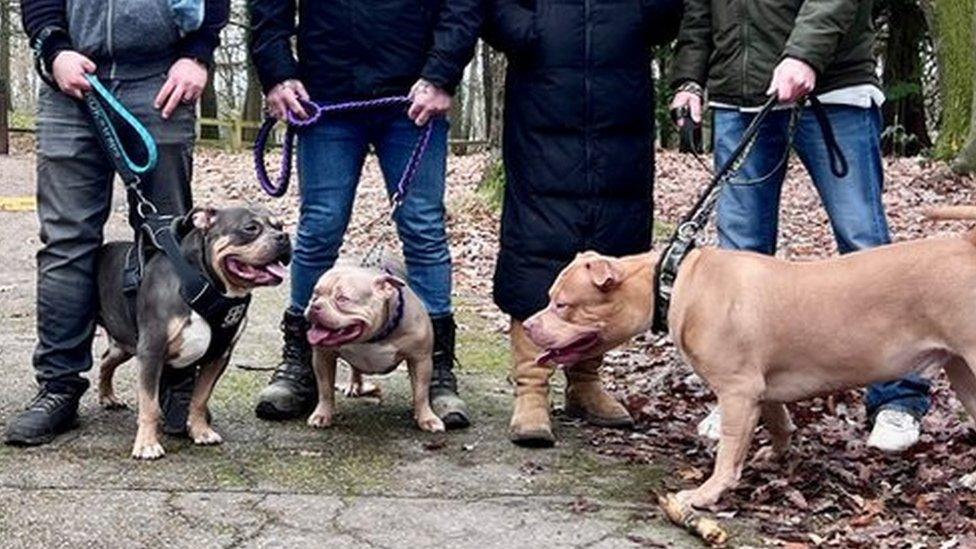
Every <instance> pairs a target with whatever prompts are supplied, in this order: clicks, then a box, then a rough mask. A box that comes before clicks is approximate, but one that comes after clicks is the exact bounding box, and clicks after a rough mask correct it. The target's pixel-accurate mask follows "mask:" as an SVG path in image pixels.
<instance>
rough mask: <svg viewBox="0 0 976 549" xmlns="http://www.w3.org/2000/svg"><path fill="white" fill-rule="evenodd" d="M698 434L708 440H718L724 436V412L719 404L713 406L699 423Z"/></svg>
mask: <svg viewBox="0 0 976 549" xmlns="http://www.w3.org/2000/svg"><path fill="white" fill-rule="evenodd" d="M698 436H700V437H702V438H707V439H708V440H718V439H719V438H721V436H722V414H721V413H720V412H719V411H718V406H716V407H715V408H712V411H711V412H709V413H708V417H706V418H705V419H703V420H701V421H700V422H699V423H698Z"/></svg>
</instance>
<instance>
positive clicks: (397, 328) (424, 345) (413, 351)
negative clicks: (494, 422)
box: [306, 264, 444, 431]
mask: <svg viewBox="0 0 976 549" xmlns="http://www.w3.org/2000/svg"><path fill="white" fill-rule="evenodd" d="M306 317H307V318H308V321H309V325H310V329H309V331H308V341H309V343H310V344H311V345H312V346H313V348H314V356H313V359H312V365H313V369H314V370H315V378H316V380H317V382H318V392H319V402H318V406H316V408H315V410H314V411H313V412H312V415H311V416H310V417H309V418H308V424H309V425H310V426H312V427H315V428H325V427H329V426H330V425H332V419H333V415H334V414H335V394H334V388H335V378H336V361H337V359H338V358H340V357H341V358H342V359H343V360H345V361H346V362H347V363H349V365H350V367H351V368H352V370H353V377H352V383H351V384H350V391H353V392H355V391H356V390H357V388H358V387H361V386H362V375H363V374H372V375H376V374H386V373H389V372H392V371H393V370H394V369H396V367H397V366H398V365H399V364H400V363H401V362H404V361H405V362H406V363H407V370H408V371H409V373H410V384H411V387H412V391H413V409H414V419H415V420H416V422H417V426H418V427H420V428H421V429H423V430H424V431H443V430H444V423H443V422H442V421H441V419H440V418H438V417H437V416H436V415H435V414H434V412H433V410H432V409H431V407H430V401H429V387H430V378H431V373H432V371H433V360H432V356H433V345H434V330H433V327H432V326H431V323H430V317H429V316H428V315H427V309H426V307H424V304H423V303H422V302H421V301H420V298H418V297H417V295H416V294H415V293H414V292H413V291H412V290H411V289H410V288H409V287H408V286H407V285H406V283H405V282H404V281H403V279H402V278H400V277H398V276H396V275H394V274H390V273H389V272H384V271H381V270H379V269H370V268H365V267H360V266H353V265H348V264H339V265H336V266H335V267H333V268H332V269H330V270H329V271H328V272H326V273H325V274H323V275H322V277H321V278H320V279H319V280H318V282H317V283H316V285H315V290H314V292H313V295H312V299H311V301H310V302H309V306H308V309H307V311H306Z"/></svg>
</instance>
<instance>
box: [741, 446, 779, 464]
mask: <svg viewBox="0 0 976 549" xmlns="http://www.w3.org/2000/svg"><path fill="white" fill-rule="evenodd" d="M785 457H786V450H776V449H775V448H773V447H772V446H763V447H762V448H760V449H759V451H758V452H756V455H754V456H753V457H752V460H751V461H750V463H749V464H750V465H751V466H753V467H763V466H766V467H768V466H772V465H777V464H779V463H780V462H781V461H783V458H785Z"/></svg>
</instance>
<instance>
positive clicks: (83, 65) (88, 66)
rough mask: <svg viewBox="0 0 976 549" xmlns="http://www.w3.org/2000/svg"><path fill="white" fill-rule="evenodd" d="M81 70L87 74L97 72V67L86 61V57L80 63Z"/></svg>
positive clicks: (92, 62)
mask: <svg viewBox="0 0 976 549" xmlns="http://www.w3.org/2000/svg"><path fill="white" fill-rule="evenodd" d="M81 68H82V69H84V70H85V72H89V73H91V72H95V71H96V70H98V67H97V66H96V65H95V63H94V61H92V60H91V59H88V58H87V57H86V58H85V59H84V60H83V61H82V62H81Z"/></svg>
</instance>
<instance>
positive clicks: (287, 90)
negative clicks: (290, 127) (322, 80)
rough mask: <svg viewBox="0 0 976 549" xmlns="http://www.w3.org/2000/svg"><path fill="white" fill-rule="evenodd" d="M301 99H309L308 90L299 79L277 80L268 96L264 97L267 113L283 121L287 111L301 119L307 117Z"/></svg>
mask: <svg viewBox="0 0 976 549" xmlns="http://www.w3.org/2000/svg"><path fill="white" fill-rule="evenodd" d="M302 101H310V98H309V95H308V92H307V91H305V85H304V84H302V83H301V81H300V80H295V79H292V80H285V81H284V82H279V83H278V84H277V85H276V86H275V87H273V88H271V91H269V92H268V97H267V98H266V99H265V102H266V103H267V108H268V114H270V115H271V116H273V117H275V118H277V119H278V120H281V121H283V122H287V121H288V113H289V112H291V113H292V114H293V115H295V117H296V118H299V119H301V120H304V119H306V118H308V113H307V112H306V111H305V107H304V106H302Z"/></svg>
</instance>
